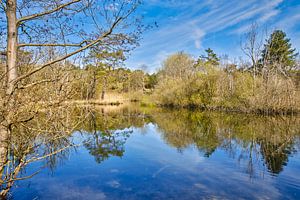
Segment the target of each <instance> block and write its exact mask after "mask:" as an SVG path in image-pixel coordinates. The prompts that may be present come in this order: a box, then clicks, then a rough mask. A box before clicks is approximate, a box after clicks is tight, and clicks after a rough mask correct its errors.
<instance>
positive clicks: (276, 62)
mask: <svg viewBox="0 0 300 200" xmlns="http://www.w3.org/2000/svg"><path fill="white" fill-rule="evenodd" d="M295 51H296V49H293V48H292V44H291V43H290V39H289V38H287V37H286V34H285V32H283V31H281V30H275V31H274V32H273V33H272V34H271V36H270V38H269V39H268V40H267V43H266V44H265V45H264V49H263V51H262V58H261V61H260V62H261V66H265V65H266V66H268V67H269V68H275V69H278V67H280V69H281V70H283V71H284V72H287V71H288V70H289V69H290V68H291V67H294V66H295V65H296V57H297V55H298V53H295Z"/></svg>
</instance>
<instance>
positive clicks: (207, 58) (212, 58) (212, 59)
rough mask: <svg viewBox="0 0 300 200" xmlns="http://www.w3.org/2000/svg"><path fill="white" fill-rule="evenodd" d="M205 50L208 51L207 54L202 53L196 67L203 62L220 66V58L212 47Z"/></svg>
mask: <svg viewBox="0 0 300 200" xmlns="http://www.w3.org/2000/svg"><path fill="white" fill-rule="evenodd" d="M205 52H206V53H207V55H201V56H200V57H199V59H198V60H197V62H196V64H195V67H197V66H199V65H201V63H205V64H209V65H214V66H218V65H219V64H220V58H219V57H218V56H217V54H216V53H215V52H214V51H213V50H212V49H211V48H208V49H205Z"/></svg>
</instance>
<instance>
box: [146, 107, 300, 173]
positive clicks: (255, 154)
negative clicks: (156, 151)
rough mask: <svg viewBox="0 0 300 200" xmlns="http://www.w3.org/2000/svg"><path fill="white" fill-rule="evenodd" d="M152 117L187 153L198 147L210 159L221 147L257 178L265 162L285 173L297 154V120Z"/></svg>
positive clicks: (184, 115) (168, 114)
mask: <svg viewBox="0 0 300 200" xmlns="http://www.w3.org/2000/svg"><path fill="white" fill-rule="evenodd" d="M152 117H153V119H154V121H155V122H156V123H157V124H158V126H159V128H160V129H161V130H162V133H163V138H164V139H165V140H166V141H167V143H169V144H170V145H172V146H174V147H176V148H178V149H179V150H183V149H184V148H187V147H188V146H191V145H192V146H196V147H197V148H198V149H199V151H200V152H202V153H203V155H204V156H206V157H209V156H210V155H212V154H213V153H214V151H215V150H216V149H217V148H220V149H223V150H225V151H226V152H228V153H229V155H230V156H231V157H232V158H237V159H238V161H245V162H246V163H248V164H247V169H246V172H247V173H249V174H250V176H252V175H254V173H255V168H256V167H258V165H260V164H261V163H260V162H261V160H263V162H264V163H265V165H266V166H267V168H268V170H269V171H270V172H272V173H274V174H278V173H280V172H281V171H282V169H283V166H284V165H286V164H287V162H288V157H289V156H290V155H291V154H292V153H293V152H295V151H296V150H295V149H296V148H295V145H296V144H295V143H294V141H295V139H297V138H298V137H299V130H300V126H299V124H300V123H299V118H297V117H258V116H249V115H239V114H235V115H230V114H221V113H208V112H197V111H194V112H189V111H187V110H180V111H175V110H172V111H170V110H169V111H164V110H160V109H157V110H156V111H155V112H154V113H153V114H152ZM236 154H238V155H236Z"/></svg>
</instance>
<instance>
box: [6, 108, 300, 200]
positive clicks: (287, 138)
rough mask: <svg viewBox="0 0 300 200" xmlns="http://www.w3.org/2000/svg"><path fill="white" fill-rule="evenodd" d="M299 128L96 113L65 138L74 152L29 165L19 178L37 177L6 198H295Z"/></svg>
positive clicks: (294, 120)
mask: <svg viewBox="0 0 300 200" xmlns="http://www.w3.org/2000/svg"><path fill="white" fill-rule="evenodd" d="M299 122H300V119H299V117H279V116H278V117H276V116H271V117H262V116H252V115H243V114H225V113H216V112H202V111H188V110H184V109H177V110H176V109H172V110H170V109H158V108H152V109H151V108H141V107H137V106H129V107H126V106H124V107H122V106H119V107H113V108H106V107H102V108H97V109H95V110H93V114H92V115H91V116H90V117H88V118H86V119H85V120H84V122H83V123H82V124H81V125H80V126H79V127H78V128H77V129H76V130H74V131H73V132H72V134H71V135H70V136H69V137H68V141H69V142H72V143H74V144H76V146H73V147H70V148H68V149H65V150H64V151H60V152H59V153H57V154H55V155H52V156H51V157H49V158H47V159H43V160H39V161H37V162H32V163H30V164H29V165H27V167H26V168H24V169H23V170H22V173H21V175H20V176H22V177H26V176H30V175H31V174H35V172H38V173H37V174H36V175H34V176H33V177H30V178H27V179H24V180H20V181H17V182H15V184H14V187H13V188H12V189H11V191H10V194H9V198H10V199H189V200H190V199H272V200H273V199H300V175H299V174H300V154H299V150H300V140H299V139H300V123H299ZM49 144H51V143H49ZM49 144H48V145H47V148H49V149H51V148H53V147H52V146H51V145H57V144H51V145H49ZM39 148H46V147H45V146H44V147H39ZM37 151H39V150H37Z"/></svg>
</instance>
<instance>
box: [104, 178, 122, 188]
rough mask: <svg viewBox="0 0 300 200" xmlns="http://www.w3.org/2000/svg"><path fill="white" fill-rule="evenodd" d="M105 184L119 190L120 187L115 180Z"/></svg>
mask: <svg viewBox="0 0 300 200" xmlns="http://www.w3.org/2000/svg"><path fill="white" fill-rule="evenodd" d="M106 184H107V185H109V186H110V187H112V188H119V187H120V186H121V184H120V183H119V181H117V180H112V181H109V182H107V183H106Z"/></svg>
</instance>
